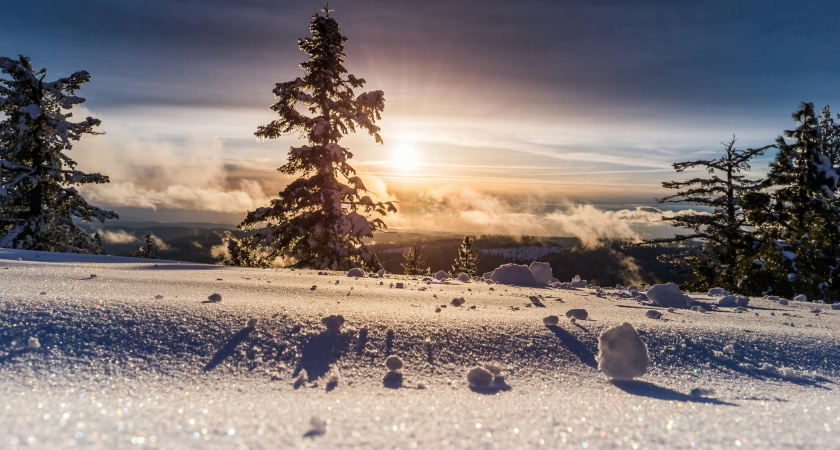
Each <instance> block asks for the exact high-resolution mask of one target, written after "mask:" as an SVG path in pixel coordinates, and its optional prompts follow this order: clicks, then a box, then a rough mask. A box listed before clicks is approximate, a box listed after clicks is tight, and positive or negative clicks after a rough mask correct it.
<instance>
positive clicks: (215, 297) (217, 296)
mask: <svg viewBox="0 0 840 450" xmlns="http://www.w3.org/2000/svg"><path fill="white" fill-rule="evenodd" d="M207 301H208V302H210V303H218V302H220V301H222V295H221V294H212V295H210V296H209V297H207Z"/></svg>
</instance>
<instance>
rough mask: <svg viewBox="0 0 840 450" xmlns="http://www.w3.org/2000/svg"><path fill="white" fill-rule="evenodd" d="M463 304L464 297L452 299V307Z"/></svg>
mask: <svg viewBox="0 0 840 450" xmlns="http://www.w3.org/2000/svg"><path fill="white" fill-rule="evenodd" d="M464 302H466V300H464V297H459V298H453V299H452V306H454V307H456V308H457V307H459V306H461V305H463V304H464Z"/></svg>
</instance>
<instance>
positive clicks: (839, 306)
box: [831, 303, 840, 310]
mask: <svg viewBox="0 0 840 450" xmlns="http://www.w3.org/2000/svg"><path fill="white" fill-rule="evenodd" d="M831 309H834V310H838V309H840V303H832V304H831Z"/></svg>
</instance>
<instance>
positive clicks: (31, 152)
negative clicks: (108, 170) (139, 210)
mask: <svg viewBox="0 0 840 450" xmlns="http://www.w3.org/2000/svg"><path fill="white" fill-rule="evenodd" d="M0 71H2V73H3V74H5V75H8V76H9V78H0V112H2V114H3V115H4V116H5V117H4V118H3V120H2V121H0V247H7V248H19V249H27V250H44V251H52V252H71V253H95V252H96V251H97V249H96V248H95V246H94V243H93V241H92V240H91V236H90V235H88V234H87V233H85V232H84V231H82V230H81V228H79V226H78V225H77V224H76V223H74V222H73V219H74V218H78V219H80V220H83V221H85V222H91V221H93V220H99V221H100V222H104V221H106V220H109V219H116V218H117V215H116V214H115V213H114V212H112V211H105V210H102V209H99V208H97V207H95V206H92V205H89V204H88V203H87V202H86V201H85V199H84V198H82V196H81V195H80V194H79V192H78V191H77V190H76V188H75V187H74V186H78V185H81V184H87V183H107V182H108V177H106V176H103V175H101V174H98V173H91V174H88V173H84V172H81V171H78V170H76V162H75V161H73V160H72V159H70V157H69V156H67V154H66V152H67V151H69V150H70V149H72V147H73V146H72V142H73V141H77V140H79V139H80V138H81V137H82V136H84V135H86V134H101V133H98V132H96V131H94V127H96V126H98V125H99V124H100V121H99V120H98V119H94V118H92V117H88V118H87V119H85V120H84V121H81V122H71V121H70V120H69V119H70V118H71V117H72V113H71V112H69V110H70V109H71V108H73V106H75V105H78V104H80V103H82V102H84V101H85V99H83V98H81V97H78V96H76V95H75V93H76V90H78V89H79V88H80V87H81V86H82V85H83V84H85V83H87V82H88V81H90V75H89V74H88V73H87V72H85V71H80V72H76V73H74V74H72V75H70V76H69V77H67V78H60V79H58V80H56V81H50V82H47V81H44V77H45V76H46V73H47V71H46V69H41V70H38V71H35V70H34V69H33V68H32V63H31V62H30V61H29V58H27V57H25V56H23V55H21V56H19V58H18V59H17V60H14V59H11V58H7V57H0Z"/></svg>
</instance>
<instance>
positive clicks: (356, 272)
mask: <svg viewBox="0 0 840 450" xmlns="http://www.w3.org/2000/svg"><path fill="white" fill-rule="evenodd" d="M347 276H348V277H356V278H363V277H364V276H365V271H364V270H362V269H360V268H358V267H356V268H355V269H350V270H348V271H347Z"/></svg>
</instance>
